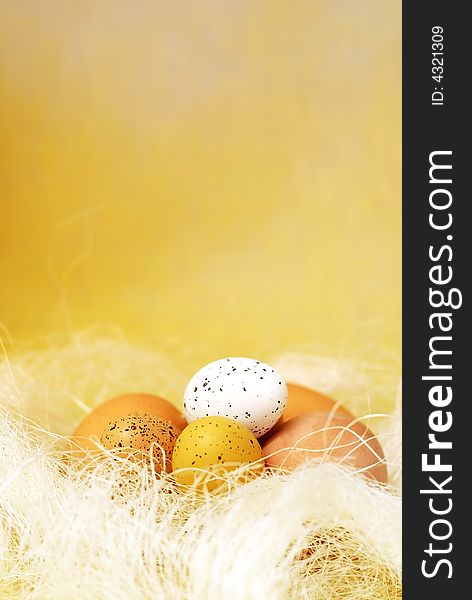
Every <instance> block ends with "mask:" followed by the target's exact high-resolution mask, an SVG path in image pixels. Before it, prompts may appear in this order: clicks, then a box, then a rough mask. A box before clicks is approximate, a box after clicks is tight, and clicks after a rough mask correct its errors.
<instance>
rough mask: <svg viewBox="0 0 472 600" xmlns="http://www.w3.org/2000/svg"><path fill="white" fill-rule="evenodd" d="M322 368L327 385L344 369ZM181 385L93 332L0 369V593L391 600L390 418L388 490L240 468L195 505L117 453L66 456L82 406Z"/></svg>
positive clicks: (346, 475) (176, 599)
mask: <svg viewBox="0 0 472 600" xmlns="http://www.w3.org/2000/svg"><path fill="white" fill-rule="evenodd" d="M284 360H285V359H284V357H279V359H277V365H278V367H279V368H280V366H281V365H282V366H283V364H284ZM294 360H295V359H294V357H293V356H291V357H290V360H289V362H290V364H291V365H292V366H291V368H293V364H294ZM320 360H321V362H320V363H319V364H324V365H325V367H326V368H325V369H324V371H323V372H324V377H325V380H326V377H327V375H326V373H329V369H331V370H332V371H333V370H334V371H333V372H336V373H338V375H339V373H340V370H339V369H341V370H342V365H341V367H339V363H338V366H336V365H337V363H336V361H328V362H327V360H328V359H320ZM352 368H353V367H352V364H350V365H349V369H352ZM282 370H283V369H282ZM338 375H337V376H338ZM187 376H188V374H184V373H181V372H179V370H178V369H177V368H176V367H175V366H174V365H172V364H171V363H170V362H169V361H168V360H166V358H165V356H163V355H160V354H159V353H156V352H152V351H148V350H143V349H137V348H135V347H132V346H131V345H129V344H128V343H127V342H126V341H125V340H123V339H121V338H119V337H114V338H113V337H112V338H108V339H97V338H96V337H95V336H94V335H92V334H78V335H77V336H76V337H74V339H73V341H72V343H69V344H66V345H62V346H58V345H56V342H54V343H51V347H50V348H46V349H43V350H41V351H38V350H23V351H21V352H10V353H9V359H8V360H7V359H5V360H4V361H3V362H2V363H0V598H8V599H15V598H41V599H42V598H47V599H49V598H51V599H53V598H57V599H61V600H67V599H69V598H70V599H72V598H78V597H81V598H92V599H102V598H103V599H108V598H110V599H112V598H113V600H117V599H121V598H123V599H127V600H128V599H133V598H153V599H154V598H159V599H161V598H162V599H172V600H180V599H182V600H184V599H192V600H193V599H195V600H200V599H202V600H203V599H205V600H206V599H208V600H210V599H211V600H217V599H223V598H224V599H225V600H233V599H234V600H237V599H241V600H242V599H244V600H251V599H257V600H261V599H264V600H272V599H273V600H278V599H280V600H282V599H284V600H285V599H290V598H293V599H295V600H299V599H305V598H306V599H308V598H309V599H310V600H317V599H319V600H326V599H333V600H334V599H349V600H357V599H359V600H361V599H362V600H369V599H372V600H373V599H374V598H375V599H382V600H384V599H385V600H390V599H393V598H400V597H401V498H400V492H399V487H398V486H399V485H400V476H401V467H400V454H399V452H400V446H399V440H400V417H399V414H398V413H396V414H395V415H394V416H393V417H392V416H389V417H385V418H383V419H382V420H380V421H376V423H378V426H377V431H378V432H379V435H380V439H381V441H382V444H383V445H384V448H385V451H386V455H387V459H388V461H389V472H390V475H391V483H390V485H389V486H388V487H382V486H379V485H376V484H375V483H372V482H371V481H368V480H366V479H365V478H363V477H362V476H360V475H358V474H355V473H353V472H352V471H349V470H348V469H346V468H343V467H342V466H339V465H335V464H328V463H326V464H322V465H308V466H307V467H306V468H304V469H300V470H298V471H295V472H293V473H290V474H284V473H276V474H271V473H269V472H266V473H264V475H263V476H262V477H259V478H257V479H255V480H252V481H251V482H250V483H248V484H246V485H244V486H238V485H235V479H236V478H237V477H238V473H237V472H233V473H232V474H228V482H227V484H228V487H229V489H230V492H229V493H226V494H222V495H218V496H204V497H199V496H195V495H192V494H191V493H188V494H184V493H182V491H181V490H179V489H177V487H176V486H175V483H174V482H173V480H172V477H171V476H169V477H167V478H166V479H161V480H156V479H155V478H154V477H153V476H152V474H151V472H150V471H148V470H147V469H146V467H145V466H140V465H138V464H133V463H131V464H130V463H129V462H128V461H125V460H120V461H116V460H113V456H112V455H110V454H108V455H105V456H104V457H103V458H102V459H101V460H100V461H98V462H96V463H94V466H93V468H91V466H90V463H89V464H87V463H80V462H78V461H75V460H72V459H71V460H70V461H69V462H65V461H64V438H63V436H64V435H66V434H68V433H70V431H71V430H72V428H73V426H74V425H75V424H76V423H77V421H78V420H80V418H81V416H82V414H83V412H84V411H85V410H86V409H87V405H90V406H91V405H94V404H96V403H98V402H100V401H102V400H104V399H105V398H108V397H110V396H112V395H114V394H117V393H123V392H126V391H150V392H156V393H160V394H162V395H167V396H168V397H170V398H171V399H174V400H176V399H177V398H178V397H179V395H180V394H181V392H182V390H183V388H184V386H185V382H186V378H187ZM361 379H363V384H362V385H364V384H365V380H364V378H361ZM333 381H334V379H333ZM339 381H342V382H343V383H342V385H343V386H345V385H346V381H345V378H344V377H339ZM327 386H328V382H326V381H325V389H326V387H327ZM330 391H331V392H332V393H335V392H336V385H333V386H332V389H331V390H330ZM350 408H351V409H352V406H351V407H350ZM357 408H359V407H357ZM372 408H374V409H376V408H378V407H376V406H373V407H372ZM377 412H378V411H377ZM357 414H358V415H360V413H359V412H357Z"/></svg>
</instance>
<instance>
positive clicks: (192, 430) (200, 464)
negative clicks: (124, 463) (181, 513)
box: [172, 416, 263, 491]
mask: <svg viewBox="0 0 472 600" xmlns="http://www.w3.org/2000/svg"><path fill="white" fill-rule="evenodd" d="M261 457H262V450H261V447H260V445H259V442H258V441H257V439H256V437H255V436H254V434H253V433H251V432H250V431H249V429H247V428H246V427H244V425H241V423H238V422H237V421H235V420H234V419H229V418H227V417H221V416H220V417H218V416H216V417H203V418H202V419H198V421H194V422H193V423H191V424H190V425H188V426H187V427H186V428H185V429H184V430H183V431H182V433H181V434H180V435H179V437H178V438H177V442H176V443H175V447H174V452H173V455H172V466H173V469H174V477H175V479H176V481H177V482H179V483H181V484H183V485H188V486H191V485H196V486H197V487H198V488H199V489H207V490H208V491H213V490H215V489H216V488H218V487H219V486H220V485H221V479H220V478H219V477H221V476H222V475H224V473H225V472H227V471H231V470H233V469H237V468H239V467H241V466H243V465H248V464H250V463H255V462H256V461H260V462H259V463H257V464H256V465H254V466H253V467H252V466H251V469H248V473H246V474H245V475H249V476H250V475H251V474H252V476H253V475H254V474H256V473H258V472H260V471H261V470H262V469H263V462H262V461H261Z"/></svg>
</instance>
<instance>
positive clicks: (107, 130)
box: [0, 0, 401, 366]
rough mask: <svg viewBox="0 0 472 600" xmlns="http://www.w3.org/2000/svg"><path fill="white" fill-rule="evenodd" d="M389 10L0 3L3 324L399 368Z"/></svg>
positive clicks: (207, 355)
mask: <svg viewBox="0 0 472 600" xmlns="http://www.w3.org/2000/svg"><path fill="white" fill-rule="evenodd" d="M400 11H401V3H400V2H399V1H394V2H392V1H375V0H368V1H367V0H360V1H355V0H352V1H349V0H335V1H334V0H330V1H328V0H326V1H323V2H317V1H314V0H295V1H290V2H288V1H282V0H266V1H260V0H254V1H250V0H241V1H229V0H226V1H222V0H219V1H216V0H215V1H206V0H203V1H193V0H186V1H170V0H169V1H157V0H156V1H155V2H150V1H143V2H139V1H133V2H131V1H129V2H125V1H124V0H114V1H109V2H106V1H97V0H93V1H92V0H87V1H84V0H81V1H80V2H73V1H72V0H62V1H60V0H55V1H49V2H38V1H31V0H30V1H21V2H11V1H10V2H6V1H5V0H3V1H0V56H1V58H0V61H1V63H0V66H1V72H0V128H1V144H2V146H1V150H0V176H1V186H2V187H1V208H0V227H1V232H0V233H1V235H0V322H1V323H2V324H3V325H4V326H5V327H6V328H7V329H8V331H9V332H10V334H11V336H12V337H13V339H14V340H16V341H20V340H23V339H25V338H32V337H33V338H36V337H37V336H42V335H44V334H48V333H50V332H53V331H57V330H63V329H68V328H83V327H88V326H90V325H91V324H93V323H102V324H111V325H113V326H117V327H118V328H120V329H121V330H122V331H124V333H125V335H127V336H128V337H129V338H130V339H132V340H136V341H137V342H142V343H149V344H151V345H153V344H156V345H159V347H161V348H165V350H166V352H168V353H169V355H170V356H175V357H179V360H182V361H189V362H191V363H192V366H198V365H199V364H201V363H203V362H205V361H206V360H210V359H213V358H217V357H220V356H222V355H252V356H261V357H265V356H268V355H272V354H274V353H276V352H281V351H285V350H294V349H306V348H310V349H315V348H316V350H317V351H320V352H323V353H334V354H335V355H339V354H344V355H345V354H349V353H353V354H362V353H363V352H364V350H365V348H370V347H374V348H380V349H382V351H386V352H387V353H392V354H396V355H398V354H399V352H400V317H401V287H400V286H401V280H400V274H401V256H400V252H401V247H400V242H401V228H400V221H401V212H400V210H401V204H400V194H401V185H400V183H401V171H400V168H401V164H400V160H401V155H400V143H401V129H400V126H401V124H400V119H401V113H400V108H401V104H400V101H401V14H400Z"/></svg>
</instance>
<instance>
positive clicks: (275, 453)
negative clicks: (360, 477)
mask: <svg viewBox="0 0 472 600" xmlns="http://www.w3.org/2000/svg"><path fill="white" fill-rule="evenodd" d="M262 453H263V455H264V457H265V462H266V466H268V467H280V468H282V469H287V470H289V471H292V470H293V469H296V468H297V467H299V466H300V465H302V464H304V463H306V462H308V461H311V460H313V461H317V462H325V461H326V460H329V461H335V462H337V463H341V464H344V465H350V466H352V467H354V468H355V469H356V471H358V472H362V473H363V474H364V475H365V476H366V477H370V478H372V479H376V480H377V481H379V482H382V483H385V482H386V481H387V467H386V465H385V457H384V453H383V450H382V447H381V445H380V443H379V441H378V440H377V438H376V437H375V436H374V434H373V433H372V432H371V431H370V429H368V427H366V426H365V425H364V424H363V423H360V422H354V420H353V418H352V417H348V416H346V415H344V414H337V415H334V416H331V415H330V413H328V412H316V413H310V414H303V415H299V416H298V417H294V418H293V419H290V421H288V422H287V423H284V424H283V425H282V426H281V427H280V428H279V429H278V430H277V431H275V432H274V433H273V434H272V435H271V436H270V437H269V438H268V439H267V440H266V441H265V442H264V444H263V446H262Z"/></svg>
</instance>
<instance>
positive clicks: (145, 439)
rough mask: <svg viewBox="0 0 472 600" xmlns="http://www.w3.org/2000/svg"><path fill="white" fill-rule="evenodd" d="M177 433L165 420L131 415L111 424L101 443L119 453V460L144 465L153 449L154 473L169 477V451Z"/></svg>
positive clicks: (178, 431) (174, 427)
mask: <svg viewBox="0 0 472 600" xmlns="http://www.w3.org/2000/svg"><path fill="white" fill-rule="evenodd" d="M179 433H180V429H178V428H177V427H176V426H175V425H174V424H172V423H171V422H170V421H167V420H166V419H161V418H160V417H155V416H154V415H148V414H146V413H134V414H130V415H126V416H124V417H120V418H119V419H115V420H114V421H111V422H110V423H109V424H108V425H107V427H106V428H105V430H104V432H103V433H102V436H101V439H100V441H101V443H102V444H103V446H104V447H105V448H107V449H108V450H113V449H118V455H119V456H128V455H131V456H135V457H136V456H137V457H141V458H142V459H143V460H147V461H149V460H150V450H151V448H152V458H153V466H154V471H155V472H156V473H158V474H159V473H162V471H167V472H168V473H170V472H171V470H172V467H171V460H172V451H173V449H174V445H175V442H176V440H177V437H178V435H179ZM121 449H122V450H121Z"/></svg>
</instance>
